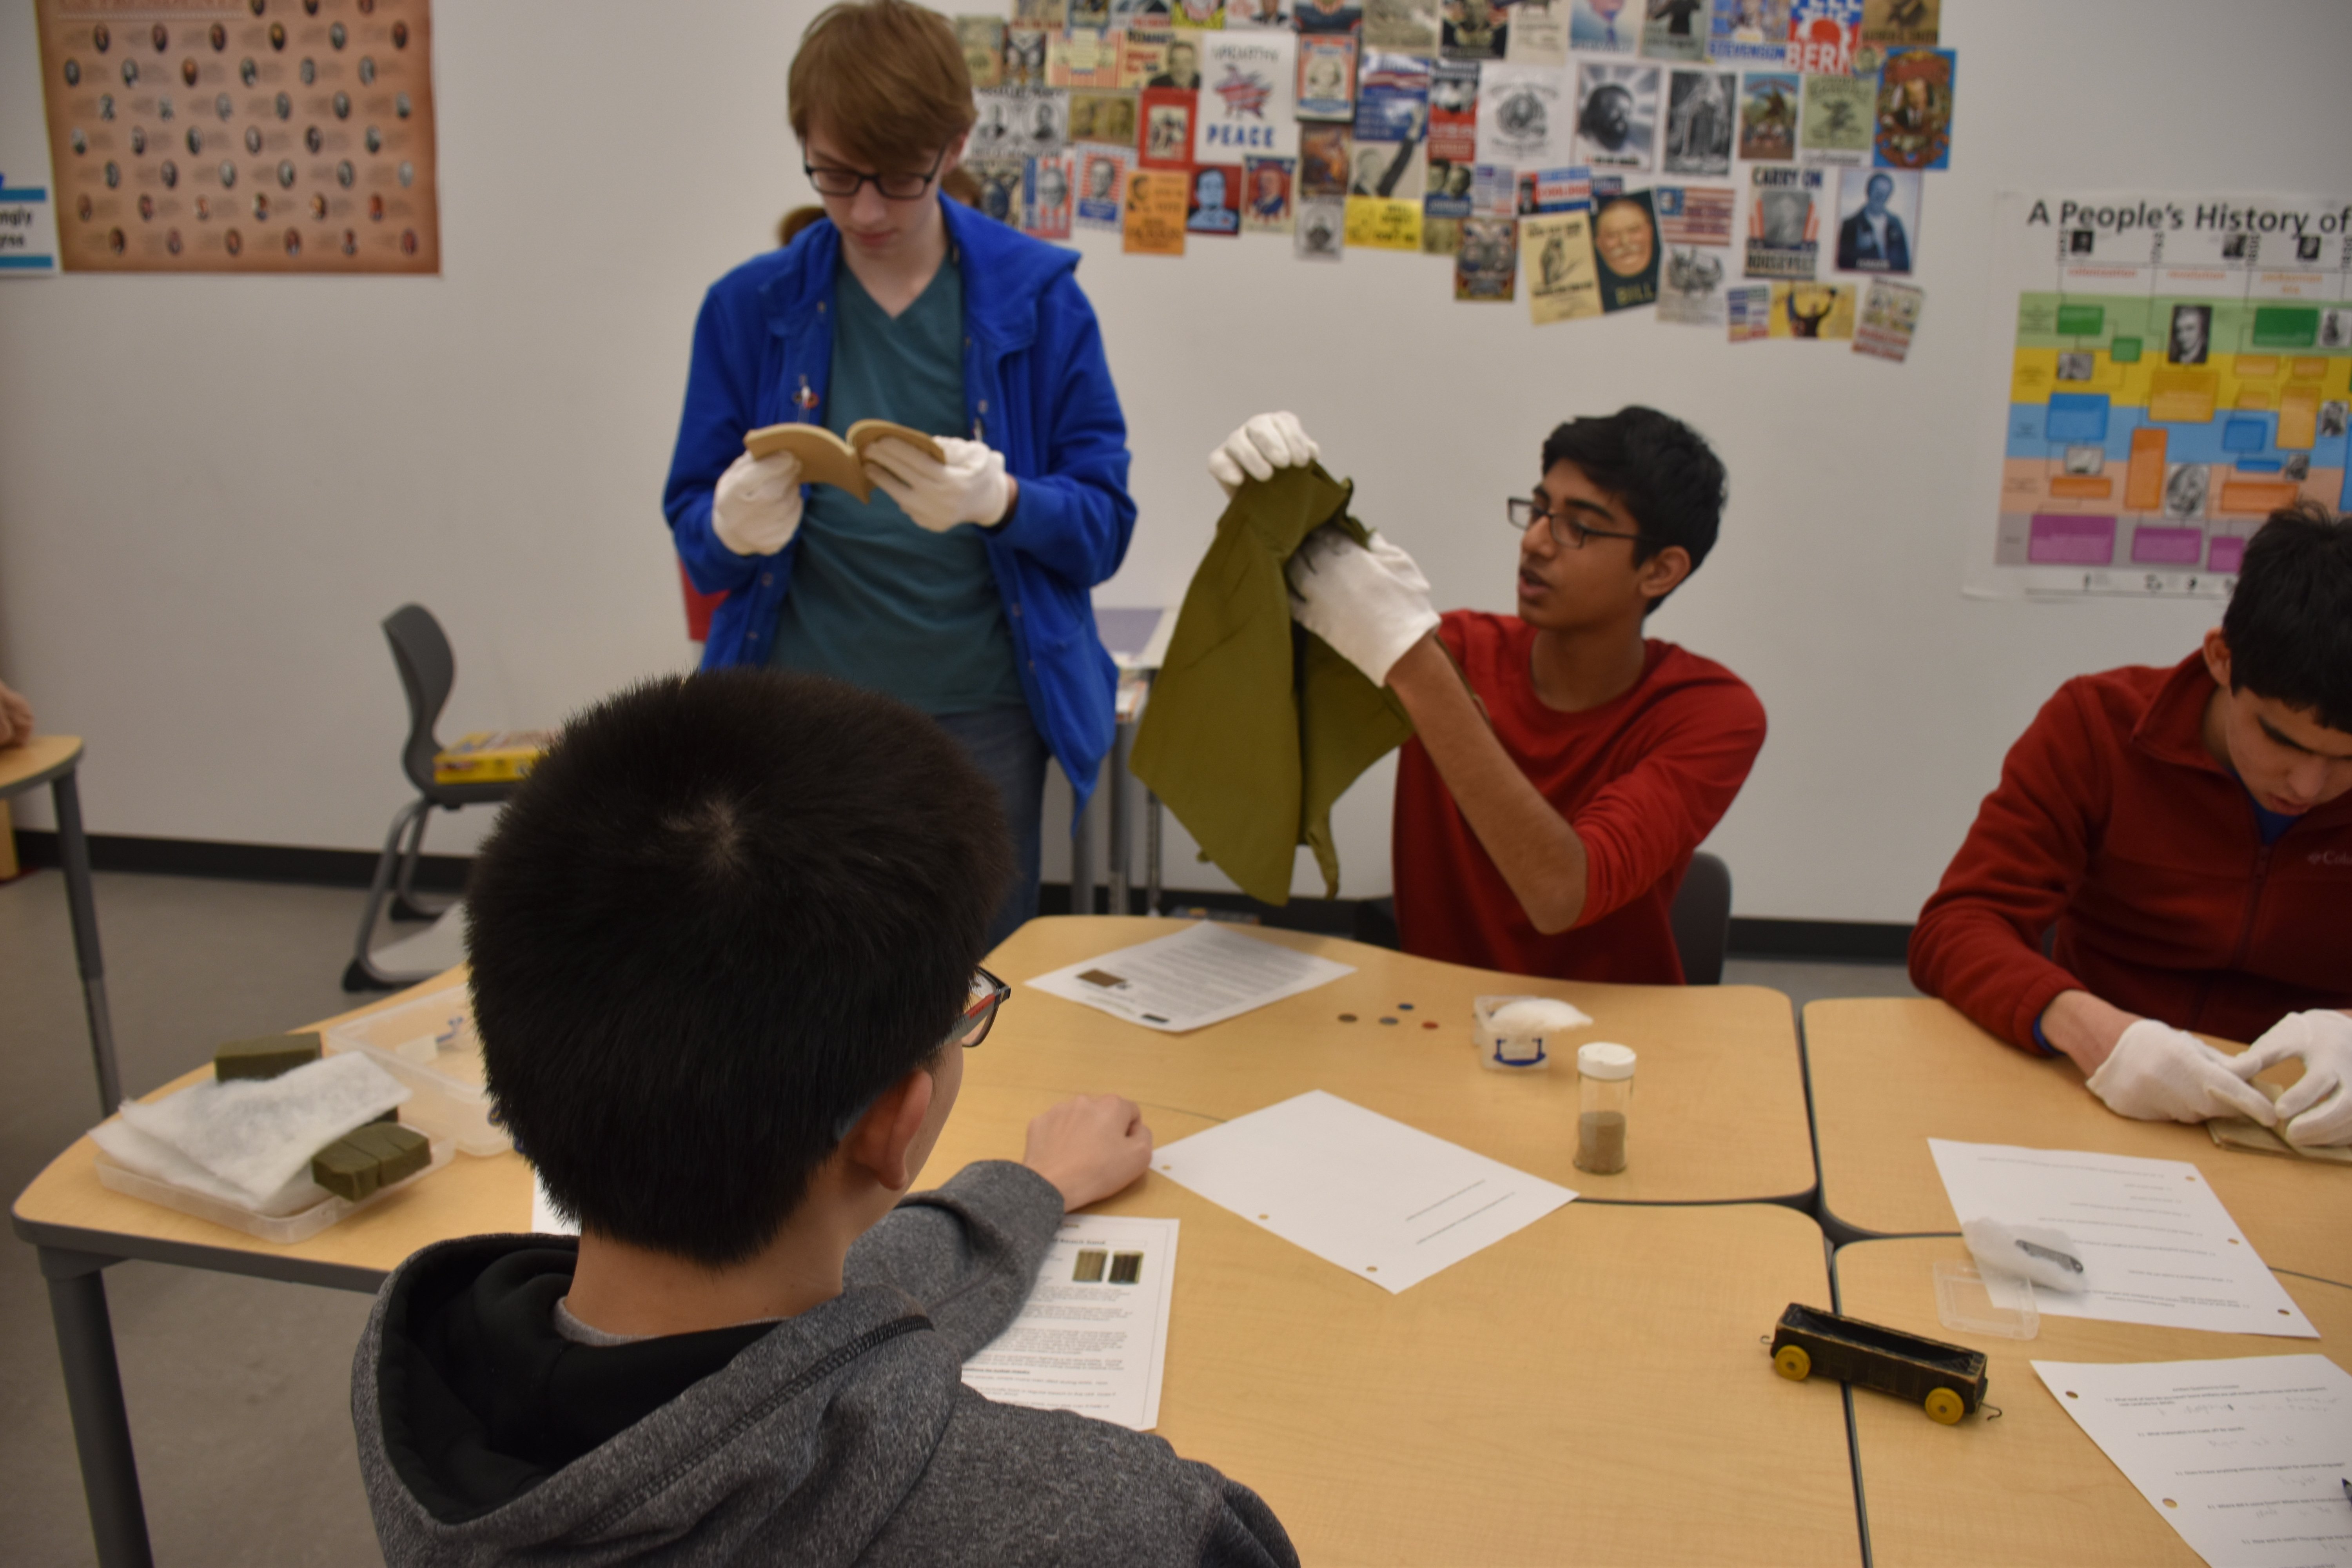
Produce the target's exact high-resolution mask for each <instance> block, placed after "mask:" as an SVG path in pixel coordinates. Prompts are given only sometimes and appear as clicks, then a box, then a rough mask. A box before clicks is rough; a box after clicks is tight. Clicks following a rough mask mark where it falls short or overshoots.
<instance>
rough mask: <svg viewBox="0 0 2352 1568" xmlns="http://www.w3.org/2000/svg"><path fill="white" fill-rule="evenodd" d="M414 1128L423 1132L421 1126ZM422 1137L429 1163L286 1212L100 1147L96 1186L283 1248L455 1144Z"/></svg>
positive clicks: (448, 1156)
mask: <svg viewBox="0 0 2352 1568" xmlns="http://www.w3.org/2000/svg"><path fill="white" fill-rule="evenodd" d="M407 1109H408V1108H407V1107H406V1106H403V1107H401V1111H402V1114H403V1116H404V1117H405V1115H406V1112H407ZM417 1131H420V1132H423V1131H425V1130H424V1129H423V1128H421V1127H420V1128H418V1129H417ZM425 1139H426V1141H427V1142H429V1143H430V1144H431V1145H432V1148H433V1163H431V1164H429V1165H427V1166H425V1169H423V1170H421V1171H419V1172H417V1173H416V1174H415V1175H413V1176H410V1177H408V1178H407V1179H406V1180H405V1181H399V1182H394V1184H392V1185H390V1186H388V1187H380V1188H378V1189H377V1190H376V1191H374V1192H373V1193H370V1194H368V1195H367V1196H366V1197H363V1198H362V1199H361V1200H360V1201H359V1202H357V1203H353V1202H352V1200H351V1199H349V1198H340V1197H337V1196H336V1195H335V1194H332V1193H330V1192H327V1191H326V1190H325V1189H323V1188H321V1189H320V1201H319V1202H317V1203H315V1204H312V1205H310V1207H309V1208H306V1209H300V1210H298V1211H296V1212H295V1213H293V1214H289V1215H264V1214H256V1213H254V1211H253V1210H251V1209H249V1208H244V1207H241V1206H239V1205H236V1204H232V1203H226V1202H224V1201H222V1200H221V1199H219V1198H216V1197H213V1196H211V1195H209V1194H205V1193H194V1192H190V1191H189V1190H188V1189H187V1188H185V1187H181V1186H174V1185H173V1184H171V1183H170V1182H164V1181H158V1180H157V1179H156V1178H155V1177H153V1176H146V1175H142V1174H140V1173H138V1172H137V1171H133V1170H131V1169H129V1168H128V1167H126V1166H122V1165H118V1164H116V1163H114V1162H113V1161H111V1160H110V1159H108V1158H107V1157H106V1153H105V1152H104V1151H103V1150H101V1151H100V1152H99V1156H98V1184H99V1185H100V1186H102V1187H107V1188H110V1189H111V1190H112V1191H114V1192H118V1193H121V1194H122V1195H123V1196H125V1197H131V1198H140V1199H143V1200H144V1201H146V1202H148V1203H151V1204H160V1205H163V1207H165V1208H167V1209H177V1210H178V1211H179V1212H180V1213H182V1214H185V1215H195V1216H196V1217H197V1218H198V1219H208V1220H210V1221H212V1222H213V1223H214V1224H215V1225H219V1226H227V1227H228V1228H229V1229H231V1230H241V1231H243V1232H245V1234H246V1235H247V1236H257V1237H260V1238H261V1239H262V1240H264V1241H274V1242H276V1243H278V1245H280V1246H287V1245H290V1244H291V1243H294V1242H297V1241H308V1240H310V1237H314V1236H316V1235H318V1234H319V1233H320V1231H322V1230H324V1229H326V1228H327V1227H328V1226H331V1225H332V1224H334V1223H335V1222H336V1221H337V1220H339V1219H341V1218H342V1217H343V1216H344V1215H351V1214H356V1213H358V1212H359V1211H360V1210H362V1209H363V1208H365V1207H367V1206H368V1205H370V1204H374V1203H381V1202H383V1200H384V1199H385V1198H387V1197H390V1196H391V1195H392V1194H394V1193H397V1192H403V1191H405V1190H406V1189H407V1188H408V1187H410V1186H412V1185H414V1184H416V1183H418V1182H421V1181H423V1180H424V1179H425V1177H427V1176H429V1175H431V1174H432V1173H434V1172H436V1171H437V1170H439V1169H440V1168H441V1167H442V1166H444V1165H446V1164H447V1163H449V1162H450V1161H452V1160H454V1159H456V1158H457V1145H456V1144H455V1143H453V1142H450V1141H449V1140H448V1139H446V1138H444V1137H440V1136H438V1135H436V1134H434V1133H429V1132H427V1133H425Z"/></svg>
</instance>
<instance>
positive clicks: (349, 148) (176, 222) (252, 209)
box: [34, 0, 441, 273]
mask: <svg viewBox="0 0 2352 1568" xmlns="http://www.w3.org/2000/svg"><path fill="white" fill-rule="evenodd" d="M34 13H35V16H36V18H37V26H38V27H39V29H40V40H41V81H42V97H43V100H44V102H45V105H46V107H47V115H48V132H49V163H50V167H51V168H52V170H53V171H54V172H55V181H54V190H53V192H52V196H53V208H54V211H55V213H56V221H57V227H58V258H59V260H60V261H61V262H62V263H63V265H64V268H65V269H66V270H67V271H68V272H352V273H363V272H418V273H434V272H438V271H440V269H441V221H440V210H439V202H438V200H437V197H436V191H435V177H434V154H435V148H434V130H433V13H432V5H431V0H34Z"/></svg>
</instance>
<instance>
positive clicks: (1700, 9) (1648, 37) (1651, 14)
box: [1642, 0, 1711, 60]
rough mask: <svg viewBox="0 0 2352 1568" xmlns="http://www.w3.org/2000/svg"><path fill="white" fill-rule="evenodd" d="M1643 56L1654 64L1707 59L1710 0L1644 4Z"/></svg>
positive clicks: (1662, 0)
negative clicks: (1664, 61) (1650, 59)
mask: <svg viewBox="0 0 2352 1568" xmlns="http://www.w3.org/2000/svg"><path fill="white" fill-rule="evenodd" d="M1642 4H1643V23H1642V52H1643V54H1645V55H1647V56H1649V57H1650V58H1652V59H1654V60H1703V59H1705V58H1706V36H1707V21H1708V17H1709V15H1710V10H1711V8H1710V7H1709V5H1707V0H1642Z"/></svg>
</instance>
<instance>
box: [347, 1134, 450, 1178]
mask: <svg viewBox="0 0 2352 1568" xmlns="http://www.w3.org/2000/svg"><path fill="white" fill-rule="evenodd" d="M344 1142H348V1143H356V1144H358V1145H359V1146H360V1147H361V1148H362V1149H366V1150H368V1151H369V1152H372V1153H373V1154H374V1155H375V1156H376V1159H377V1161H378V1162H379V1163H378V1165H377V1168H376V1177H375V1181H376V1185H377V1186H379V1187H388V1186H390V1185H392V1184H394V1182H404V1181H406V1180H407V1179H408V1178H409V1177H411V1176H413V1175H415V1174H416V1173H417V1172H419V1171H421V1170H423V1169H425V1166H427V1165H429V1164H431V1163H433V1145H432V1143H431V1142H430V1141H429V1140H427V1139H426V1138H425V1134H424V1133H422V1132H419V1131H417V1130H416V1129H415V1128H414V1127H402V1126H399V1125H397V1124H392V1125H387V1124H385V1123H383V1122H376V1121H371V1122H370V1123H368V1124H367V1125H366V1126H365V1127H362V1128H358V1129H356V1130H354V1131H352V1132H351V1133H350V1134H349V1135H348V1136H347V1137H346V1138H345V1139H344Z"/></svg>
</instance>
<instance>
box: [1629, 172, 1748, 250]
mask: <svg viewBox="0 0 2352 1568" xmlns="http://www.w3.org/2000/svg"><path fill="white" fill-rule="evenodd" d="M1650 195H1651V201H1652V204H1653V205H1654V207H1655V210H1656V212H1657V215H1658V238H1659V239H1660V240H1661V241H1663V242H1664V243H1665V244H1667V245H1725V246H1727V245H1729V244H1730V243H1731V216H1732V212H1733V209H1734V208H1735V207H1736V206H1737V205H1738V200H1739V193H1738V192H1737V191H1735V190H1731V189H1729V188H1728V187H1727V186H1722V185H1660V186H1659V187H1658V188H1657V189H1656V190H1654V191H1653V192H1652V193H1651V194H1650Z"/></svg>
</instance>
